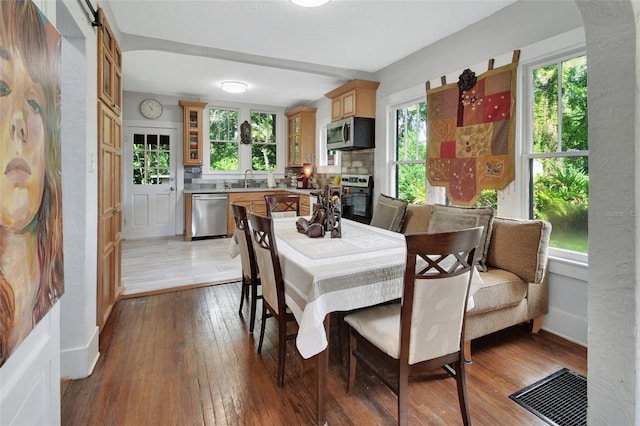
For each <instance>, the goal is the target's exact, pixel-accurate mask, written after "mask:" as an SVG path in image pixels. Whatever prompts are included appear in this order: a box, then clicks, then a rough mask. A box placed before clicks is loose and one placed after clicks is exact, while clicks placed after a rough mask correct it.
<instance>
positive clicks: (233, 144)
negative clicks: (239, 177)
mask: <svg viewBox="0 0 640 426" xmlns="http://www.w3.org/2000/svg"><path fill="white" fill-rule="evenodd" d="M238 137H239V136H238V110H236V109H228V108H209V147H210V151H209V170H211V171H213V172H222V171H238V170H239V159H238V144H239V142H238Z"/></svg>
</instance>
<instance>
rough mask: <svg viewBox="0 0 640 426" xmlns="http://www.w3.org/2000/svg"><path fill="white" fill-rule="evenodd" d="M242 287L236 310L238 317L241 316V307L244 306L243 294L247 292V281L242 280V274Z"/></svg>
mask: <svg viewBox="0 0 640 426" xmlns="http://www.w3.org/2000/svg"><path fill="white" fill-rule="evenodd" d="M241 285H242V287H241V289H240V308H238V315H242V306H243V305H244V298H245V292H246V291H247V290H246V288H247V281H246V280H245V278H244V274H242V284H241Z"/></svg>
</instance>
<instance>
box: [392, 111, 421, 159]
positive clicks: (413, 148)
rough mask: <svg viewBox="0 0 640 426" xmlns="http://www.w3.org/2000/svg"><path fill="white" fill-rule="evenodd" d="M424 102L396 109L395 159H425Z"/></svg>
mask: <svg viewBox="0 0 640 426" xmlns="http://www.w3.org/2000/svg"><path fill="white" fill-rule="evenodd" d="M426 106H427V104H426V102H421V103H419V104H415V105H410V106H408V107H405V108H399V109H397V110H396V140H397V143H398V146H397V157H396V158H397V160H398V161H412V160H426V158H427V136H426V123H427V122H426V120H427V118H426V117H427V115H426Z"/></svg>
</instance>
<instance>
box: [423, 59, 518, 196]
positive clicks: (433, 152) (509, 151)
mask: <svg viewBox="0 0 640 426" xmlns="http://www.w3.org/2000/svg"><path fill="white" fill-rule="evenodd" d="M518 57H519V51H516V52H514V57H513V61H512V63H511V64H508V65H505V66H502V67H500V68H496V69H490V70H489V71H487V72H485V73H484V74H481V75H480V76H478V77H477V79H476V80H475V82H474V83H473V84H472V85H471V87H468V86H469V85H467V86H464V85H462V86H463V87H464V88H461V87H459V84H458V82H456V83H451V84H447V85H443V86H440V87H438V88H435V89H429V88H428V87H427V134H428V137H429V139H428V143H427V179H428V180H429V183H430V184H431V185H433V186H444V187H446V188H447V196H448V197H449V199H450V200H451V203H452V204H456V205H461V206H472V205H473V204H475V202H476V200H477V199H478V198H479V197H480V194H481V191H482V190H484V189H503V188H504V187H506V186H507V185H508V184H509V183H510V182H511V181H512V180H513V179H514V178H515V165H514V160H515V159H514V143H515V105H516V70H517V66H518ZM465 72H466V71H465ZM463 74H464V73H463ZM462 77H463V76H461V80H462Z"/></svg>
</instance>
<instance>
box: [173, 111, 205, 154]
mask: <svg viewBox="0 0 640 426" xmlns="http://www.w3.org/2000/svg"><path fill="white" fill-rule="evenodd" d="M178 104H179V105H180V106H181V107H182V110H183V113H184V114H183V139H182V144H183V151H184V157H183V159H184V161H183V163H184V165H185V166H201V165H202V163H203V160H204V157H203V154H202V143H203V142H202V141H203V138H204V135H203V133H204V125H203V124H202V120H203V114H202V111H203V110H204V107H205V106H207V103H206V102H196V101H185V100H180V101H179V102H178Z"/></svg>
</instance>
